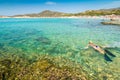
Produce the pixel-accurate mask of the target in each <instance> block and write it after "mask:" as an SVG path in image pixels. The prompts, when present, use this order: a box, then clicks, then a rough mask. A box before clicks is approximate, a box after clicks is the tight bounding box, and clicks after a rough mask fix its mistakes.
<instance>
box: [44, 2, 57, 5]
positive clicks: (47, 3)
mask: <svg viewBox="0 0 120 80" xmlns="http://www.w3.org/2000/svg"><path fill="white" fill-rule="evenodd" d="M45 4H46V5H56V2H51V1H49V2H46V3H45Z"/></svg>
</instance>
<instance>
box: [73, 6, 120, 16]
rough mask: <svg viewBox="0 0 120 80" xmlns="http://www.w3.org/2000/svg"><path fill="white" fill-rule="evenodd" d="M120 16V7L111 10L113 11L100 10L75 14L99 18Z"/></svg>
mask: <svg viewBox="0 0 120 80" xmlns="http://www.w3.org/2000/svg"><path fill="white" fill-rule="evenodd" d="M112 14H115V15H120V7H119V8H111V9H100V10H87V11H85V12H82V13H77V14H74V15H75V16H79V15H89V16H99V15H112Z"/></svg>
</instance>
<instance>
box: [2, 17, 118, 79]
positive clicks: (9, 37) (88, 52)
mask: <svg viewBox="0 0 120 80" xmlns="http://www.w3.org/2000/svg"><path fill="white" fill-rule="evenodd" d="M102 21H103V19H66V18H64V19H61V18H32V19H12V18H9V19H0V48H1V50H2V48H3V47H5V48H9V47H12V48H15V49H19V50H21V51H23V52H25V53H27V55H31V54H48V55H52V56H62V57H65V58H67V59H70V60H72V61H75V62H76V63H77V64H80V65H82V66H83V68H84V69H85V70H86V71H88V73H90V75H93V76H94V74H99V73H103V75H105V74H106V73H108V74H109V75H112V78H114V79H115V80H117V79H120V78H119V76H120V64H119V62H120V26H114V25H102V24H101V23H100V22H102ZM89 41H92V42H94V43H95V44H98V45H100V46H108V47H109V48H110V49H108V50H109V51H111V52H112V53H113V54H115V55H116V57H115V58H112V57H110V58H111V59H112V60H113V61H112V62H107V61H106V60H105V59H104V56H103V55H102V54H99V53H98V52H96V51H94V50H93V49H91V48H88V49H85V47H86V46H87V45H88V42H89ZM11 51H12V50H11ZM12 52H14V51H12ZM16 54H17V53H16Z"/></svg>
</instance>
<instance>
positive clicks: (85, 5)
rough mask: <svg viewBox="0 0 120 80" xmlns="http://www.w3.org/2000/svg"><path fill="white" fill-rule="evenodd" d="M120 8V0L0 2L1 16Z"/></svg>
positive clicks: (7, 0)
mask: <svg viewBox="0 0 120 80" xmlns="http://www.w3.org/2000/svg"><path fill="white" fill-rule="evenodd" d="M115 7H120V0H0V15H17V14H27V13H39V12H41V11H43V10H53V11H60V12H66V13H77V12H82V11H86V10H96V9H105V8H115Z"/></svg>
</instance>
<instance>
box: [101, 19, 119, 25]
mask: <svg viewBox="0 0 120 80" xmlns="http://www.w3.org/2000/svg"><path fill="white" fill-rule="evenodd" d="M101 23H102V24H104V25H119V26H120V20H110V21H105V22H101Z"/></svg>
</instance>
